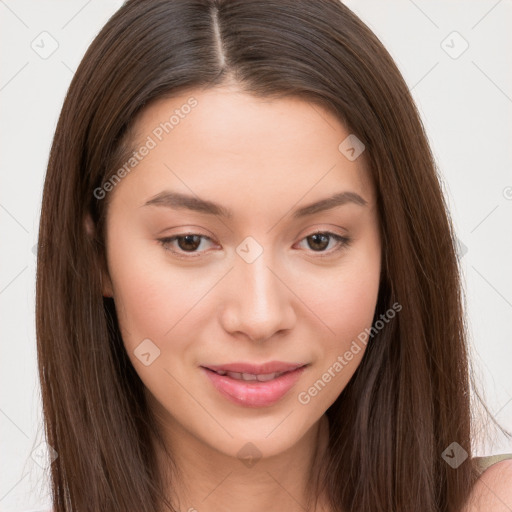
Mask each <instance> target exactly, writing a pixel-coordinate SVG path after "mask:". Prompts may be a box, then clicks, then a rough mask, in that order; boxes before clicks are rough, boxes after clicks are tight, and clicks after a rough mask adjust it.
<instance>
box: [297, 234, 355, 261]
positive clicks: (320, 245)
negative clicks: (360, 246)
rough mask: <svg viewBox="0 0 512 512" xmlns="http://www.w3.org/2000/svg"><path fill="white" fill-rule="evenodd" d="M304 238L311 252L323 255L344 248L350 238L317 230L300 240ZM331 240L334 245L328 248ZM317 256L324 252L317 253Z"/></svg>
mask: <svg viewBox="0 0 512 512" xmlns="http://www.w3.org/2000/svg"><path fill="white" fill-rule="evenodd" d="M304 240H305V241H306V242H307V245H308V248H309V249H311V250H312V251H313V252H317V253H325V256H328V255H330V254H331V253H335V252H338V251H340V250H342V249H344V248H346V247H347V246H348V245H349V244H350V240H351V239H350V238H349V237H346V236H341V235H338V234H336V233H331V232H330V231H318V232H316V233H312V234H311V235H309V236H307V237H305V238H303V240H301V242H302V241H304ZM332 240H334V241H335V242H336V243H334V244H332V245H333V246H334V247H331V248H330V249H329V246H330V245H331V241H332ZM326 249H327V250H326ZM319 256H324V254H319Z"/></svg>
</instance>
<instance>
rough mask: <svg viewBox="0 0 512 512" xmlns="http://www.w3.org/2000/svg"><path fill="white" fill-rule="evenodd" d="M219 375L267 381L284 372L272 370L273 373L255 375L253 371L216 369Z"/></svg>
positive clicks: (236, 378)
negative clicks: (240, 371)
mask: <svg viewBox="0 0 512 512" xmlns="http://www.w3.org/2000/svg"><path fill="white" fill-rule="evenodd" d="M216 373H218V374H219V375H227V376H228V377H231V378H232V379H235V380H244V381H254V380H257V381H259V382H267V381H269V380H272V379H275V378H276V377H279V376H280V375H282V374H283V373H285V372H274V373H264V374H261V375H255V374H253V373H239V372H226V371H217V372H216Z"/></svg>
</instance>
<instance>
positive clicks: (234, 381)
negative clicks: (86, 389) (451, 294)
mask: <svg viewBox="0 0 512 512" xmlns="http://www.w3.org/2000/svg"><path fill="white" fill-rule="evenodd" d="M349 135H350V134H349V132H347V131H346V129H345V128H344V127H343V126H342V125H341V124H340V123H339V121H338V120H337V119H336V118H335V117H334V116H332V115H331V114H330V113H328V112H327V111H325V110H323V109H321V108H320V107H318V106H315V105H312V104H310V103H306V102H304V101H301V100H298V99H279V100H273V101H269V100H262V99H257V98H255V97H253V96H250V95H247V94H245V93H242V92H240V91H239V90H237V89H234V88H227V87H225V88H216V89H210V90H206V91H201V90H193V91H191V92H189V93H184V94H182V95H180V96H179V97H175V98H173V99H164V100H159V101H158V102H156V103H154V104H152V105H150V106H149V107H147V108H146V109H145V110H144V111H143V112H142V114H141V116H140V117H139V118H138V119H137V122H136V124H135V138H136V140H135V141H134V150H136V151H137V155H135V156H134V159H132V161H130V162H127V163H126V164H127V165H126V166H125V169H124V172H122V171H120V172H119V173H118V177H120V178H121V179H120V181H119V180H117V181H116V182H115V183H114V182H112V183H114V184H113V185H111V186H110V187H108V186H107V187H106V188H105V189H104V190H108V191H107V192H106V193H107V194H111V197H110V198H109V199H111V204H110V206H109V210H108V217H107V244H106V245H107V262H108V271H109V276H107V277H106V279H105V281H104V282H105V285H104V294H105V295H112V296H113V297H114V301H115V306H116V311H117V315H118V320H119V324H120V327H121V331H122V336H123V340H124V344H125V347H126V350H127V353H128V356H129V357H130V359H131V361H132V364H133V366H134V367H135V370H136V371H137V373H138V374H139V375H140V378H141V380H142V381H143V382H144V384H145V386H146V387H147V391H148V392H149V393H148V396H149V398H150V400H151V403H152V404H153V407H155V408H156V409H155V410H156V411H157V412H158V416H159V418H161V419H162V420H163V421H164V423H165V425H166V427H167V428H168V431H169V433H173V434H174V439H176V440H181V439H185V437H184V436H188V435H192V436H194V438H195V439H196V440H199V441H200V442H202V443H204V444H205V445H208V446H209V447H211V448H214V449H215V450H217V451H220V452H221V453H224V454H226V455H230V456H233V457H236V456H237V454H239V451H240V450H241V449H242V448H243V447H244V446H246V443H248V442H251V443H252V444H253V445H254V446H255V447H256V448H257V450H259V452H260V453H261V454H262V455H264V456H271V455H275V454H278V453H280V452H283V451H284V450H287V449H288V448H290V447H291V446H293V445H294V444H295V443H297V442H298V441H299V440H300V439H301V438H302V437H303V436H304V435H305V433H306V432H307V431H308V430H309V429H311V427H312V426H314V425H315V424H316V423H317V422H318V421H319V419H320V418H321V416H322V415H323V414H324V412H325V411H326V409H327V408H328V407H329V406H330V405H331V404H332V403H333V402H334V401H335V399H336V398H337V397H338V395H339V394H340V392H341V391H342V390H343V389H344V388H345V386H346V384H347V382H348V381H349V380H350V378H351V376H352V375H353V373H354V371H355V370H356V368H357V366H358V364H359V362H360V360H361V358H362V355H363V353H364V348H365V345H364V344H363V343H361V342H360V341H357V340H358V336H360V335H361V333H364V332H365V329H368V328H369V327H370V326H371V322H372V319H373V314H374V310H375V306H376V301H377V292H378V286H379V274H380V262H381V246H380V239H379V226H378V217H377V210H376V203H375V193H374V190H373V189H372V185H371V182H370V179H369V175H368V172H367V169H365V166H364V161H363V159H364V153H363V154H362V156H361V157H358V158H355V157H357V153H358V152H359V151H360V149H361V148H360V147H357V146H356V147H354V151H351V150H350V146H351V142H352V139H349V140H348V141H345V139H346V138H347V137H348V136H349ZM343 141H345V142H344V143H343V144H342V145H341V149H340V144H341V143H342V142H343ZM144 148H145V149H144ZM166 194H167V195H166ZM340 194H345V195H344V196H340ZM336 195H339V196H338V200H337V201H336V200H332V201H329V198H332V197H333V196H336ZM326 200H327V201H326ZM316 203H318V204H317V205H316V206H312V205H313V204H316ZM315 233H317V234H316V235H315ZM173 237H176V238H173ZM338 237H339V238H338ZM166 239H167V240H166ZM359 339H361V337H360V338H359ZM354 341H356V345H354ZM356 346H357V347H358V349H356ZM348 353H350V354H351V356H350V355H347V354H348ZM268 362H279V363H278V365H277V366H265V365H266V363H268ZM238 363H245V364H246V365H251V364H252V365H256V367H255V368H252V367H247V366H246V367H245V368H239V367H238V366H237V364H238ZM228 364H230V365H234V366H231V370H233V371H235V372H236V370H239V371H238V372H236V373H237V374H226V375H224V376H221V375H219V374H217V373H214V372H212V371H211V370H208V369H206V368H207V367H208V368H211V367H213V366H215V367H217V368H223V367H226V365H228ZM259 365H263V366H259ZM282 365H284V366H282ZM297 365H299V366H302V369H299V370H296V371H289V372H288V373H285V374H283V375H282V376H274V375H271V374H272V373H275V371H279V368H281V369H282V371H284V370H286V369H288V370H290V369H293V367H295V366H297ZM243 372H244V373H247V374H248V375H245V376H242V375H240V373H243ZM221 373H222V371H221ZM256 375H258V377H256ZM244 377H245V378H247V379H251V380H248V381H245V380H243V378H244ZM253 379H258V380H257V381H256V382H255V381H254V380H253ZM247 446H249V445H247ZM251 449H254V448H251ZM238 456H240V455H238Z"/></svg>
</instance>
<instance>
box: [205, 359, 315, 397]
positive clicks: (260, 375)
mask: <svg viewBox="0 0 512 512" xmlns="http://www.w3.org/2000/svg"><path fill="white" fill-rule="evenodd" d="M306 366H308V365H307V364H303V363H283V362H281V361H272V362H270V363H265V364H261V365H255V364H251V363H229V364H223V365H209V366H202V367H201V368H202V370H203V371H204V373H205V374H206V375H207V377H208V379H209V380H210V382H211V383H212V384H213V385H214V387H215V388H216V389H217V391H219V392H220V393H221V394H222V395H223V396H224V397H226V398H228V399H229V400H230V401H232V402H235V403H236V404H238V405H244V406H246V407H264V406H269V405H272V404H274V403H276V402H278V401H279V400H280V399H281V398H283V397H284V395H286V393H288V391H289V390H290V389H291V388H292V387H293V386H294V384H295V383H296V382H297V380H298V379H299V378H300V376H301V374H302V372H303V371H304V370H305V368H306Z"/></svg>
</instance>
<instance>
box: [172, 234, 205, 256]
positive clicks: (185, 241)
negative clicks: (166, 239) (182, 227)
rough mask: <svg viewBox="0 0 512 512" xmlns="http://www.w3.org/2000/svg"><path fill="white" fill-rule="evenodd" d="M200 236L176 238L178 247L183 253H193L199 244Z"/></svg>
mask: <svg viewBox="0 0 512 512" xmlns="http://www.w3.org/2000/svg"><path fill="white" fill-rule="evenodd" d="M201 238H202V237H201V236H200V235H185V236H177V237H176V240H177V241H178V247H179V248H180V249H182V250H183V251H187V252H188V251H195V250H196V249H197V248H198V247H199V245H200V244H201Z"/></svg>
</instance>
